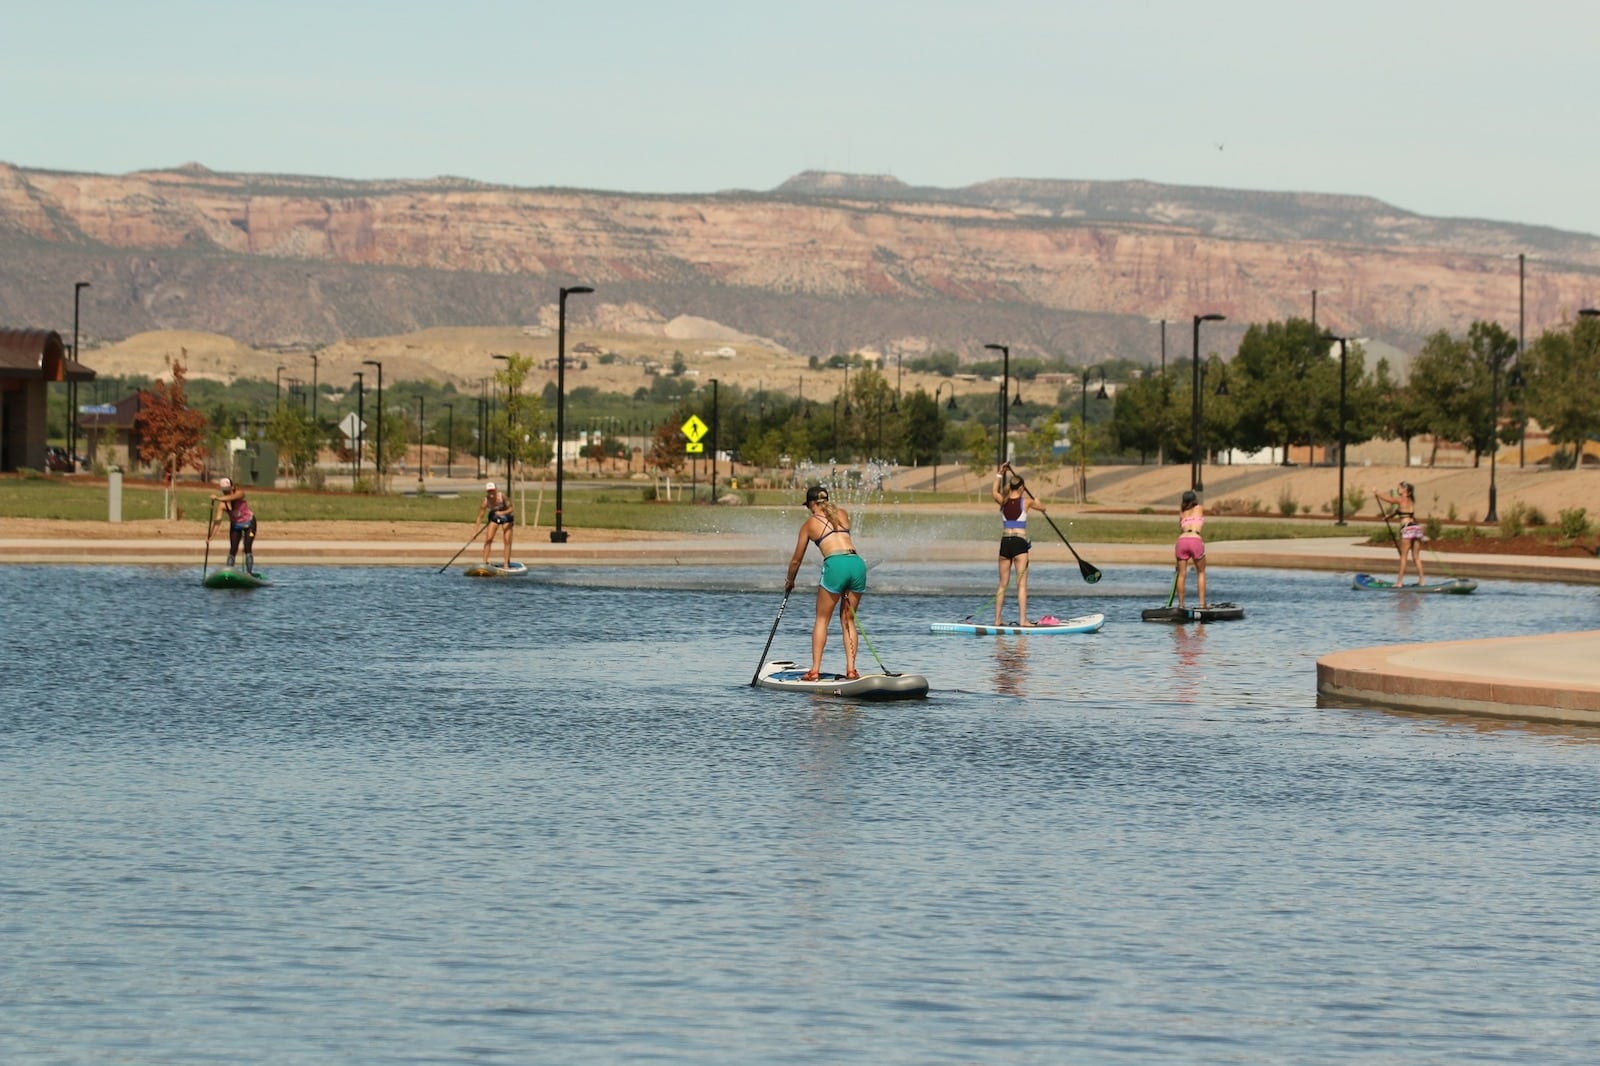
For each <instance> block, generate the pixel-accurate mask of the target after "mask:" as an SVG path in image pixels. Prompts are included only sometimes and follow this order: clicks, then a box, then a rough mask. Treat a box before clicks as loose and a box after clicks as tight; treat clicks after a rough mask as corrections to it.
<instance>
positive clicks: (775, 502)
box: [0, 477, 1367, 544]
mask: <svg viewBox="0 0 1600 1066" xmlns="http://www.w3.org/2000/svg"><path fill="white" fill-rule="evenodd" d="M211 491H212V490H211V489H209V488H206V487H201V486H195V485H184V486H180V487H179V488H178V490H177V497H178V507H179V508H180V509H181V510H182V512H183V517H184V519H185V520H186V521H193V522H195V523H196V524H197V525H198V524H200V523H203V522H204V521H205V518H206V515H207V513H208V512H207V506H208V501H209V497H210V494H211ZM516 496H517V498H516V500H515V502H516V503H517V505H518V507H519V509H520V510H521V512H522V513H521V514H520V515H519V517H520V518H521V520H522V521H523V522H524V523H532V522H534V521H535V520H536V519H537V523H538V524H539V525H540V526H542V527H545V528H548V527H550V526H551V525H552V524H553V523H554V521H555V496H554V493H553V492H549V491H546V492H545V493H544V494H543V498H542V500H541V498H540V495H539V492H538V490H537V488H533V487H530V488H529V490H528V492H527V495H526V497H525V499H526V505H525V506H524V496H523V494H522V492H521V491H520V490H519V491H518V492H517V494H516ZM642 496H643V494H642V493H641V492H640V491H639V488H638V487H637V486H635V485H617V484H613V483H605V484H587V483H577V484H573V483H568V484H567V485H566V486H565V491H564V492H563V506H564V510H565V513H564V514H563V515H562V524H563V525H564V526H567V527H569V528H572V529H581V528H584V527H590V528H595V529H637V530H658V531H665V532H680V533H704V534H717V533H730V534H753V535H770V534H772V533H774V532H775V531H784V532H788V531H790V530H792V529H793V528H798V526H799V522H800V519H801V516H802V509H801V507H800V505H799V503H798V502H797V501H796V499H795V498H794V496H793V494H792V493H787V492H780V491H773V492H761V493H758V494H756V496H755V502H754V504H753V505H748V506H738V507H726V506H724V507H711V506H708V505H706V504H705V503H704V501H703V500H702V502H700V503H698V504H689V503H679V502H673V503H658V502H647V501H645V500H644V499H643V498H642ZM252 502H253V504H254V505H255V507H256V509H257V511H258V513H260V514H261V516H262V519H263V521H269V522H299V521H351V522H447V523H463V522H471V521H472V520H473V518H474V516H475V515H476V514H477V510H478V498H477V495H476V494H475V493H462V494H461V495H459V496H455V497H445V496H439V495H428V496H420V497H419V496H400V495H389V496H371V495H363V494H352V493H345V492H310V491H302V490H293V489H287V490H277V491H271V492H268V491H259V490H258V491H257V492H254V493H252ZM842 502H844V503H845V505H846V507H848V508H849V509H850V510H851V512H852V515H853V516H854V518H855V522H856V525H857V527H858V529H859V530H860V532H861V533H862V535H863V536H868V537H870V536H872V535H875V534H878V533H882V534H884V535H894V536H901V537H916V536H920V537H924V538H926V539H930V540H986V539H989V538H990V537H994V536H998V532H997V529H998V525H997V522H996V520H995V517H994V515H993V514H992V513H990V512H991V510H992V509H991V508H990V507H989V506H988V505H987V504H986V503H977V504H975V503H974V502H973V498H972V497H971V496H966V495H958V494H954V493H952V494H944V493H940V494H938V495H935V496H930V494H928V493H925V492H919V493H915V494H911V493H907V494H894V493H888V494H878V495H874V496H872V497H870V498H867V499H865V500H859V501H852V500H848V499H846V500H844V501H842ZM161 508H162V490H161V488H160V486H159V485H153V484H150V483H148V482H131V483H125V484H124V485H123V492H122V516H123V519H124V520H125V521H139V520H151V519H158V518H160V517H161V513H162V511H161ZM106 514H107V498H106V488H105V486H104V485H86V484H81V483H78V482H76V481H70V480H65V479H62V478H44V477H20V478H10V477H8V478H0V516H5V517H15V518H46V519H68V520H73V521H96V522H103V521H105V520H106ZM1051 517H1052V518H1054V519H1055V523H1056V525H1057V526H1059V527H1060V529H1061V531H1062V532H1063V533H1064V534H1066V536H1067V538H1068V539H1070V540H1072V541H1084V542H1103V543H1113V544H1164V543H1167V542H1168V541H1170V540H1172V538H1173V537H1174V536H1175V535H1176V532H1175V529H1176V519H1174V518H1173V517H1172V516H1170V515H1105V514H1070V513H1068V509H1067V507H1066V506H1065V505H1061V504H1055V505H1054V506H1053V507H1052V515H1051ZM1366 526H1367V524H1366V523H1361V524H1359V525H1354V526H1351V527H1349V528H1348V530H1345V531H1341V530H1339V529H1337V528H1335V526H1334V525H1333V522H1332V521H1331V520H1327V519H1324V520H1313V519H1298V520H1286V519H1282V518H1269V517H1259V518H1249V517H1233V516H1227V517H1213V518H1210V519H1208V520H1207V522H1206V536H1207V538H1208V539H1210V540H1213V541H1221V540H1284V539H1290V538H1297V537H1328V536H1336V535H1339V534H1341V533H1342V532H1350V534H1351V535H1352V536H1356V535H1359V532H1358V531H1365V529H1366ZM1031 532H1032V535H1033V539H1034V540H1036V541H1042V540H1051V539H1054V537H1055V531H1054V530H1052V529H1051V528H1050V524H1049V523H1048V522H1047V521H1045V520H1044V519H1043V517H1042V516H1035V518H1034V522H1033V525H1032V527H1031Z"/></svg>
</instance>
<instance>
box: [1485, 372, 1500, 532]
mask: <svg viewBox="0 0 1600 1066" xmlns="http://www.w3.org/2000/svg"><path fill="white" fill-rule="evenodd" d="M1499 453H1500V356H1499V355H1498V354H1496V355H1495V357H1494V360H1493V365H1492V366H1491V367H1490V369H1489V513H1488V514H1486V515H1484V516H1483V520H1484V521H1485V522H1498V521H1500V512H1499V511H1498V510H1497V509H1496V507H1495V485H1494V478H1495V458H1496V456H1498V455H1499Z"/></svg>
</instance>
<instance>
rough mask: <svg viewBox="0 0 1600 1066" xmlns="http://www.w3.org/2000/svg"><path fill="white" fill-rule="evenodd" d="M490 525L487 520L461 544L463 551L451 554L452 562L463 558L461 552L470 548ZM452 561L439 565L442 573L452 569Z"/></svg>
mask: <svg viewBox="0 0 1600 1066" xmlns="http://www.w3.org/2000/svg"><path fill="white" fill-rule="evenodd" d="M488 525H489V523H488V522H485V523H484V524H483V525H481V526H479V527H478V528H477V530H476V531H475V532H474V533H473V534H472V536H470V537H468V538H467V542H466V543H465V544H463V545H462V546H461V551H458V552H456V553H455V554H454V555H452V556H450V563H453V562H455V561H456V560H457V559H459V558H461V552H464V551H466V550H467V549H468V548H470V547H472V542H473V541H475V540H477V539H478V534H479V533H482V532H483V531H484V530H485V529H486V528H488ZM450 563H445V564H444V565H443V566H441V567H439V573H441V574H442V573H444V572H445V571H446V570H448V569H450Z"/></svg>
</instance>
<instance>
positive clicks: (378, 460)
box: [361, 359, 384, 492]
mask: <svg viewBox="0 0 1600 1066" xmlns="http://www.w3.org/2000/svg"><path fill="white" fill-rule="evenodd" d="M361 363H362V365H363V366H375V367H377V368H378V451H377V454H376V455H374V456H373V457H372V468H373V469H374V470H376V471H377V472H378V491H379V492H382V491H383V466H384V463H383V363H382V362H380V361H379V360H377V359H363V360H361Z"/></svg>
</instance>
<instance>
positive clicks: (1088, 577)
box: [1078, 559, 1101, 585]
mask: <svg viewBox="0 0 1600 1066" xmlns="http://www.w3.org/2000/svg"><path fill="white" fill-rule="evenodd" d="M1078 572H1079V573H1080V574H1082V575H1083V580H1085V581H1087V582H1088V583H1089V584H1091V585H1092V584H1094V583H1095V582H1096V581H1099V580H1100V576H1101V575H1100V568H1099V567H1096V566H1090V565H1089V564H1088V563H1086V562H1084V561H1083V560H1082V559H1079V560H1078Z"/></svg>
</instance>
